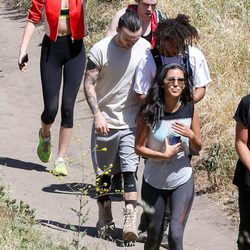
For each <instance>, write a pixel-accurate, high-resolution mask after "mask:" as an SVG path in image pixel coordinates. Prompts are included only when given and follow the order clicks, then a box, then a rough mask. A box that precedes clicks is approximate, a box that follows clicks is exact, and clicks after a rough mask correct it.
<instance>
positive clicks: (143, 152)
mask: <svg viewBox="0 0 250 250" xmlns="http://www.w3.org/2000/svg"><path fill="white" fill-rule="evenodd" d="M135 152H136V154H137V155H139V156H142V157H145V158H151V159H159V160H166V159H168V158H170V156H168V155H166V153H163V152H160V151H155V150H152V149H150V148H147V147H145V146H137V145H136V146H135Z"/></svg>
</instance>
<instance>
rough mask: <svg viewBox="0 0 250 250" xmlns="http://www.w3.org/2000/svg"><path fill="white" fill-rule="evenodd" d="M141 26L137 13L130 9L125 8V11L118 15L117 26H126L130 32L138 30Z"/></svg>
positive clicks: (120, 27)
mask: <svg viewBox="0 0 250 250" xmlns="http://www.w3.org/2000/svg"><path fill="white" fill-rule="evenodd" d="M141 26H142V22H141V20H140V18H139V15H138V14H137V13H136V12H134V11H132V10H129V9H127V10H126V12H125V13H124V14H123V15H122V16H121V17H120V19H119V22H118V28H119V29H122V28H127V29H128V30H130V31H132V32H136V31H138V30H139V29H140V28H141Z"/></svg>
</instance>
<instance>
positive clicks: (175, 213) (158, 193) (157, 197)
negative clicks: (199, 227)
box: [141, 176, 194, 250]
mask: <svg viewBox="0 0 250 250" xmlns="http://www.w3.org/2000/svg"><path fill="white" fill-rule="evenodd" d="M141 196H142V200H143V201H144V202H145V204H146V208H145V215H146V224H147V240H146V242H145V245H144V249H145V250H158V249H159V247H160V243H161V240H162V236H163V231H164V218H165V213H166V205H167V201H170V224H169V237H168V240H169V249H170V250H182V249H183V233H184V228H185V225H186V222H187V219H188V216H189V212H190V210H191V207H192V203H193V198H194V179H193V176H192V177H190V179H189V180H188V181H187V182H186V183H184V184H183V185H181V186H179V187H177V188H176V189H174V190H164V189H157V188H154V187H152V186H151V185H149V184H148V183H146V181H145V180H144V179H143V183H142V195H141ZM168 196H169V199H167V197H168ZM147 208H150V209H149V210H148V209H147ZM152 208H153V211H152Z"/></svg>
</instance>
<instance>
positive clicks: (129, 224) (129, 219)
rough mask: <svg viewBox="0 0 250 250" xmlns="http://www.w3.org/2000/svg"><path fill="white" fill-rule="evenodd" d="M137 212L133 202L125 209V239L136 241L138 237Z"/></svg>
mask: <svg viewBox="0 0 250 250" xmlns="http://www.w3.org/2000/svg"><path fill="white" fill-rule="evenodd" d="M136 212H137V209H136V208H134V206H133V205H132V204H128V205H127V206H126V207H125V208H124V210H123V219H124V222H123V240H124V241H125V242H129V241H132V242H135V241H137V239H138V234H137V228H136Z"/></svg>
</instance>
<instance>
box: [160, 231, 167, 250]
mask: <svg viewBox="0 0 250 250" xmlns="http://www.w3.org/2000/svg"><path fill="white" fill-rule="evenodd" d="M161 246H162V247H164V248H167V249H168V235H167V234H166V233H165V232H164V234H163V237H162V240H161Z"/></svg>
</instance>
